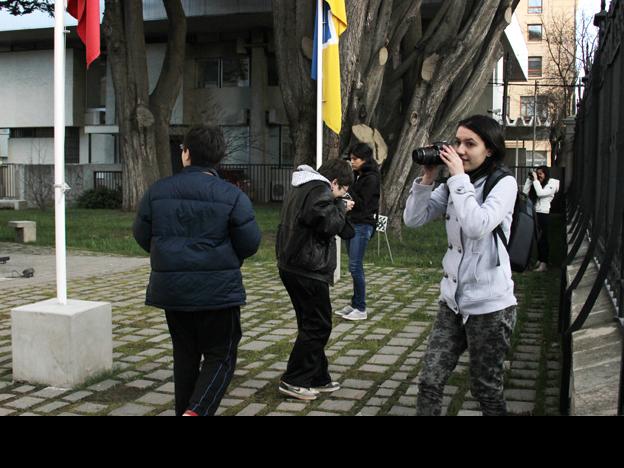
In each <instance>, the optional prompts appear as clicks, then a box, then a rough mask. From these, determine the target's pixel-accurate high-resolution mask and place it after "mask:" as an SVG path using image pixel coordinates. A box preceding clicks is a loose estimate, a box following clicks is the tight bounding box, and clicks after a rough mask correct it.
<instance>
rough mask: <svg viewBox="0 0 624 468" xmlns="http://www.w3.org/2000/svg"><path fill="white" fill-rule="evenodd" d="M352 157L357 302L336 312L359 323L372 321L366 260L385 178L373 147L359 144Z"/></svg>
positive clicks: (350, 245)
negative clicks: (367, 293) (369, 315)
mask: <svg viewBox="0 0 624 468" xmlns="http://www.w3.org/2000/svg"><path fill="white" fill-rule="evenodd" d="M349 154H350V157H351V166H352V168H353V172H354V173H355V183H354V184H353V186H352V187H351V189H350V190H349V196H350V197H351V198H352V199H353V201H354V202H355V207H354V208H353V211H351V212H350V213H349V221H351V222H352V223H353V225H354V227H355V237H354V238H353V239H351V240H349V241H347V252H348V254H349V272H350V273H351V277H352V278H353V298H352V299H351V305H350V306H347V307H345V308H344V309H342V310H341V311H339V312H336V315H339V316H341V317H342V318H344V319H345V320H349V321H352V322H359V321H364V320H367V319H368V313H367V311H366V276H365V273H364V256H365V255H366V249H367V247H368V243H369V242H370V240H371V238H372V237H373V234H374V233H375V229H376V227H377V214H378V213H379V198H380V196H381V174H380V173H379V165H378V164H377V161H375V157H374V154H373V150H372V149H371V147H370V146H368V145H365V144H358V145H356V146H355V147H353V149H351V151H350V152H349Z"/></svg>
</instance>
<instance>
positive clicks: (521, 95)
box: [506, 0, 579, 167]
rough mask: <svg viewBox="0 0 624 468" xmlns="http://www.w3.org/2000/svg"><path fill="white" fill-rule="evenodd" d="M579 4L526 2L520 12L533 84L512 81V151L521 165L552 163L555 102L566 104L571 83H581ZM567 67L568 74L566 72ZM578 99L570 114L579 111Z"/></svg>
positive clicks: (572, 1)
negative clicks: (578, 68)
mask: <svg viewBox="0 0 624 468" xmlns="http://www.w3.org/2000/svg"><path fill="white" fill-rule="evenodd" d="M578 6H579V0H521V1H520V4H519V5H518V7H517V9H516V16H517V18H518V21H519V25H520V29H521V31H522V34H523V36H524V37H525V39H526V44H527V47H528V82H524V83H522V82H515V81H513V79H512V80H511V83H510V84H509V98H508V103H507V109H508V114H507V122H506V123H507V125H508V128H509V131H508V140H509V141H508V142H507V147H508V150H509V155H510V156H511V158H512V159H515V163H516V165H521V166H531V167H535V166H539V165H551V163H552V148H551V144H550V141H549V135H550V129H551V126H552V125H553V124H554V123H555V120H557V119H559V118H562V116H561V115H560V114H561V112H560V111H559V112H557V111H556V110H555V107H556V105H555V101H558V100H560V99H561V100H563V99H564V94H566V93H567V94H568V95H570V94H571V95H572V96H574V94H575V93H574V88H566V84H572V85H574V84H576V83H575V76H576V54H575V51H576V39H575V37H576V17H577V11H578ZM563 49H566V50H565V51H564V50H563ZM570 50H573V51H574V52H573V53H572V54H571V53H570ZM570 66H571V67H572V69H570ZM562 69H566V70H568V71H567V72H566V73H565V74H563V73H562V72H561V70H562ZM563 75H566V76H563ZM573 101H574V100H573V99H572V100H570V103H569V109H568V112H570V113H574V104H573ZM566 107H568V106H566ZM563 117H565V116H563Z"/></svg>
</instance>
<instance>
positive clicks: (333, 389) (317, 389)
mask: <svg viewBox="0 0 624 468" xmlns="http://www.w3.org/2000/svg"><path fill="white" fill-rule="evenodd" d="M314 390H315V391H316V392H319V393H326V394H328V393H336V392H338V391H340V390H342V388H341V387H338V388H332V389H331V390H327V389H325V390H322V389H320V388H315V389H314Z"/></svg>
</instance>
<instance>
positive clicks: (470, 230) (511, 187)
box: [403, 174, 518, 321]
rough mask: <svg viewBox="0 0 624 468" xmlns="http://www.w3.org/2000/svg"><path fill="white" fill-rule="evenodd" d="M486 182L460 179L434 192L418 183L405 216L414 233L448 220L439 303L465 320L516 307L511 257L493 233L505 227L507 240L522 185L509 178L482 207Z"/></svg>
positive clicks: (493, 190)
mask: <svg viewBox="0 0 624 468" xmlns="http://www.w3.org/2000/svg"><path fill="white" fill-rule="evenodd" d="M485 181H486V178H483V179H481V180H478V181H477V182H476V183H475V185H473V184H472V183H471V182H470V177H469V176H468V175H466V174H462V175H458V176H455V177H451V178H450V179H449V180H448V182H447V183H446V184H444V185H442V186H440V187H439V188H438V189H437V190H435V191H434V190H433V186H427V185H421V184H420V179H419V180H416V182H414V186H413V187H412V191H411V194H410V197H409V199H408V201H407V206H406V208H405V213H404V215H403V218H404V221H405V224H406V225H407V226H408V227H410V228H417V227H420V226H424V225H425V224H427V223H429V222H431V221H434V220H436V219H438V218H440V217H442V216H446V232H447V236H448V244H449V247H448V251H447V253H446V256H445V257H444V261H443V266H444V279H443V280H442V284H441V285H440V292H441V296H440V300H441V301H442V302H445V303H446V304H447V305H448V307H449V308H450V309H451V310H453V311H454V312H455V313H456V314H461V315H462V316H463V317H464V321H467V320H468V319H469V317H470V316H471V315H486V314H491V313H494V312H499V311H501V310H504V309H507V308H508V307H512V306H515V305H517V304H518V301H517V300H516V297H515V296H514V282H513V279H512V273H511V264H510V261H509V254H508V253H507V249H506V248H505V246H504V245H503V243H502V241H501V240H500V238H499V237H498V236H497V237H496V238H495V237H494V234H493V232H494V230H495V229H496V228H497V227H498V226H500V225H502V228H503V232H504V233H505V236H506V237H507V238H508V239H509V236H510V233H511V222H512V219H513V211H514V207H515V204H516V198H517V195H518V184H517V182H516V180H515V179H514V178H513V177H505V178H504V179H502V180H501V181H500V182H499V183H498V184H497V185H496V187H494V188H493V189H492V192H491V193H490V195H489V196H488V198H487V200H486V201H485V203H484V202H483V189H484V188H485ZM497 246H498V249H497ZM499 256H500V266H497V259H498V258H499Z"/></svg>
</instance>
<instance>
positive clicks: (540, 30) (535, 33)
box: [528, 24, 544, 42]
mask: <svg viewBox="0 0 624 468" xmlns="http://www.w3.org/2000/svg"><path fill="white" fill-rule="evenodd" d="M528 30H529V42H541V41H542V40H543V38H544V27H543V26H542V25H541V24H529V26H528Z"/></svg>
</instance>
